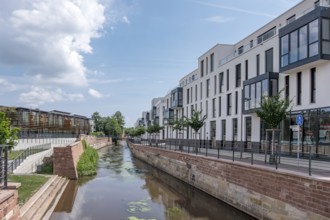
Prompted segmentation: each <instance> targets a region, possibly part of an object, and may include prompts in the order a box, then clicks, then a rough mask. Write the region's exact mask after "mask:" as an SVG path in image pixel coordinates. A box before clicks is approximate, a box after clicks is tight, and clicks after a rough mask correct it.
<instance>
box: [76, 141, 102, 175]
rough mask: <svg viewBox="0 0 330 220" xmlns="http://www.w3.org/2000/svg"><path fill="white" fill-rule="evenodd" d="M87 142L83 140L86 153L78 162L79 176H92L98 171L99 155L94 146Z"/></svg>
mask: <svg viewBox="0 0 330 220" xmlns="http://www.w3.org/2000/svg"><path fill="white" fill-rule="evenodd" d="M85 144H86V142H85ZM85 144H84V142H83V145H84V153H83V154H82V155H81V156H80V158H79V161H78V164H77V171H78V176H91V175H95V174H96V173H97V162H98V159H99V155H98V153H97V151H96V150H95V149H94V148H92V147H90V146H88V144H86V145H85Z"/></svg>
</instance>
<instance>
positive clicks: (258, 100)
mask: <svg viewBox="0 0 330 220" xmlns="http://www.w3.org/2000/svg"><path fill="white" fill-rule="evenodd" d="M260 104H261V82H257V84H256V108H260Z"/></svg>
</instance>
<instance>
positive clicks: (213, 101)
mask: <svg viewBox="0 0 330 220" xmlns="http://www.w3.org/2000/svg"><path fill="white" fill-rule="evenodd" d="M212 117H213V118H215V117H216V108H215V98H214V99H212Z"/></svg>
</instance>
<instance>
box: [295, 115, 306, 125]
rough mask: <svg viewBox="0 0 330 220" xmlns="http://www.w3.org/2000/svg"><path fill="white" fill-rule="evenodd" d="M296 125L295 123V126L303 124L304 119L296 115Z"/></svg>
mask: <svg viewBox="0 0 330 220" xmlns="http://www.w3.org/2000/svg"><path fill="white" fill-rule="evenodd" d="M296 123H297V125H299V126H302V125H303V123H304V117H303V116H302V115H297V117H296Z"/></svg>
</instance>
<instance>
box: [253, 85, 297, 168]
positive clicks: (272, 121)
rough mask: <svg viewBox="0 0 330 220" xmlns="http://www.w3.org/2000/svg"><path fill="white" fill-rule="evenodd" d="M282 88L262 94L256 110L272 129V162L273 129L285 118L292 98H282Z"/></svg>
mask: <svg viewBox="0 0 330 220" xmlns="http://www.w3.org/2000/svg"><path fill="white" fill-rule="evenodd" d="M282 91H283V89H282V90H281V91H280V92H279V93H277V94H276V95H273V96H271V97H268V96H263V97H262V102H261V104H260V109H257V110H256V113H257V116H258V117H259V118H261V119H262V120H263V121H264V122H265V123H266V124H267V125H268V126H269V127H270V128H271V130H272V152H271V157H270V162H271V163H272V162H274V160H275V156H274V142H275V130H276V128H277V127H278V125H279V124H280V123H281V122H282V121H283V120H284V119H285V118H286V115H287V112H288V111H289V109H290V105H291V103H292V100H288V99H282V98H281V93H282Z"/></svg>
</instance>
